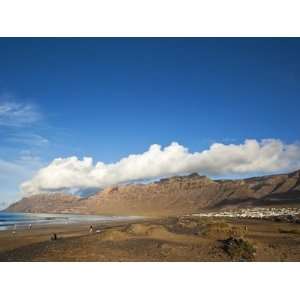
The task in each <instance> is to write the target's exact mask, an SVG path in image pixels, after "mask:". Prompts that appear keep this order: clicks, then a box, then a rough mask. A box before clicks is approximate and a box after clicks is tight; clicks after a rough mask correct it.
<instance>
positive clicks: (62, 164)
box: [21, 139, 300, 195]
mask: <svg viewBox="0 0 300 300" xmlns="http://www.w3.org/2000/svg"><path fill="white" fill-rule="evenodd" d="M297 168H300V144H297V143H294V144H285V143H283V142H282V141H281V140H278V139H265V140H261V141H257V140H253V139H251V140H250V139H249V140H245V141H244V143H242V144H228V145H226V144H222V143H214V144H212V145H211V146H210V147H209V149H207V150H204V151H201V152H190V151H189V149H188V148H185V147H184V146H182V145H180V144H178V143H176V142H173V143H171V144H170V145H169V146H166V147H164V148H163V147H162V146H160V145H157V144H154V145H151V146H150V147H149V149H148V150H147V151H146V152H144V153H141V154H131V155H129V156H127V157H124V158H122V159H121V160H119V161H117V162H115V163H110V164H105V163H103V162H97V163H93V159H92V158H91V157H84V158H83V159H82V160H81V159H79V158H77V157H76V156H72V157H67V158H56V159H54V160H53V161H52V162H51V163H50V164H49V165H48V166H46V167H44V168H41V169H40V170H39V171H38V172H37V173H36V174H35V176H34V177H33V178H32V179H31V180H29V181H26V182H24V183H22V184H21V189H22V191H23V193H24V194H25V195H32V194H37V193H42V192H52V191H53V192H55V191H59V190H69V191H72V190H73V191H74V190H75V191H80V190H85V189H90V188H104V187H106V186H109V185H114V184H118V183H124V182H130V181H137V180H146V179H153V178H159V177H164V176H170V175H176V174H185V173H191V172H199V173H200V174H203V175H208V176H213V177H214V176H215V177H216V176H245V175H247V174H264V173H277V172H286V171H291V170H295V169H297Z"/></svg>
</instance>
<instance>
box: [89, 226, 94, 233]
mask: <svg viewBox="0 0 300 300" xmlns="http://www.w3.org/2000/svg"><path fill="white" fill-rule="evenodd" d="M93 231H94V228H93V225H91V226H90V230H89V232H90V233H93Z"/></svg>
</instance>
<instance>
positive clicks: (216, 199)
mask: <svg viewBox="0 0 300 300" xmlns="http://www.w3.org/2000/svg"><path fill="white" fill-rule="evenodd" d="M299 204H300V170H299V171H296V172H293V173H290V174H283V175H271V176H263V177H254V178H249V179H243V180H212V179H209V178H208V177H206V176H200V175H198V174H191V175H188V176H175V177H171V178H167V179H162V180H160V181H158V182H154V183H150V184H130V185H126V186H115V187H111V188H107V189H105V190H103V191H101V192H99V193H97V194H95V195H93V196H90V197H88V198H79V197H75V196H70V195H64V194H43V195H36V196H32V197H28V198H24V199H22V200H21V201H19V202H17V203H15V204H13V205H11V206H10V207H9V208H8V209H7V211H14V212H16V211H20V212H47V213H58V212H64V213H81V214H82V213H89V214H131V215H173V214H184V213H195V212H199V211H203V210H207V209H216V208H223V207H227V208H228V207H247V206H250V207H251V206H270V205H272V206H275V205H276V206H278V205H281V206H282V205H283V206H292V205H299Z"/></svg>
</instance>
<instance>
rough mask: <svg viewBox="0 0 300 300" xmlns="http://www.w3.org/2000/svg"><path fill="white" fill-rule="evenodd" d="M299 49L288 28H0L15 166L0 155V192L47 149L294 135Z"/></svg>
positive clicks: (86, 150) (9, 189)
mask: <svg viewBox="0 0 300 300" xmlns="http://www.w3.org/2000/svg"><path fill="white" fill-rule="evenodd" d="M299 53H300V39H288V38H283V39H278V38H277V39H271V38H266V39H262V38H259V39H238V38H236V39H205V38H200V39H197V38H194V39H188V38H181V39H163V38H158V39H150V38H148V39H126V38H121V39H104V38H103V39H87V38H84V39H78V38H77V39H71V38H68V39H61V38H59V39H58V38H57V39H46V38H43V39H28V38H27V39H22V38H18V39H13V38H10V39H5V38H1V39H0V66H1V67H0V105H1V103H2V105H4V104H5V105H6V108H7V105H8V104H10V105H15V106H14V107H12V106H9V110H8V111H9V112H10V113H11V112H13V111H15V112H17V113H14V114H12V115H10V116H8V114H9V112H7V113H5V114H6V115H5V114H4V113H3V114H2V119H1V110H0V161H2V164H3V165H4V164H5V163H12V164H13V165H14V167H15V166H18V167H20V168H21V169H22V171H20V170H19V169H18V170H17V171H14V167H12V166H10V169H9V175H7V174H8V173H7V174H5V172H7V165H5V166H6V167H5V168H6V169H5V168H4V167H2V170H3V171H2V175H1V176H0V183H2V186H3V188H2V191H1V190H0V193H1V194H2V198H3V199H4V200H2V201H4V202H5V201H12V200H11V199H13V198H14V199H15V198H16V197H17V196H18V195H19V194H18V193H19V192H18V190H19V186H18V185H19V183H20V182H22V181H23V180H28V179H29V178H30V177H31V176H32V175H33V174H34V172H35V171H37V170H38V169H39V168H40V167H42V166H45V165H47V164H48V163H50V162H51V161H52V160H53V159H55V158H57V157H70V156H76V157H78V158H80V159H81V158H82V157H83V156H88V157H92V158H93V159H94V160H95V161H96V162H97V161H103V162H105V163H112V162H116V161H118V160H119V159H121V158H123V157H127V156H128V155H130V154H132V153H142V152H144V151H147V149H148V148H149V146H150V145H152V144H160V145H162V146H167V145H169V144H170V143H171V142H173V141H175V142H177V143H179V144H180V145H184V147H187V148H189V151H191V152H194V151H203V150H205V149H208V148H209V147H210V145H211V144H212V143H214V142H219V143H224V144H230V143H233V144H240V143H243V142H244V140H245V139H255V140H257V141H260V140H262V139H266V138H268V139H279V140H280V141H282V142H283V143H285V144H294V143H298V141H299V132H300V122H299V111H300V98H299V96H300V54H299ZM22 118H23V119H22ZM0 169H1V167H0ZM14 172H16V174H15V175H14ZM23 173H24V174H23ZM258 173H259V172H258ZM20 174H21V175H20ZM6 175H7V176H6ZM0 205H1V200H0Z"/></svg>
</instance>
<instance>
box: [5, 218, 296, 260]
mask: <svg viewBox="0 0 300 300" xmlns="http://www.w3.org/2000/svg"><path fill="white" fill-rule="evenodd" d="M97 231H98V232H97ZM99 231H100V232H99ZM54 232H55V233H56V234H57V236H58V239H57V240H55V241H51V240H50V236H51V234H52V233H54ZM0 261H300V224H291V223H285V222H279V223H278V222H274V221H266V220H252V219H220V218H199V217H191V216H190V217H169V218H167V217H166V218H159V219H147V220H138V221H137V220H135V221H127V222H118V223H116V222H115V223H108V224H96V225H95V226H94V232H93V233H89V226H88V225H87V224H78V225H74V224H72V225H71V224H66V225H59V226H54V225H53V226H47V227H39V228H33V229H32V230H31V231H29V230H19V231H17V233H16V234H12V230H10V231H3V232H0Z"/></svg>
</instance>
